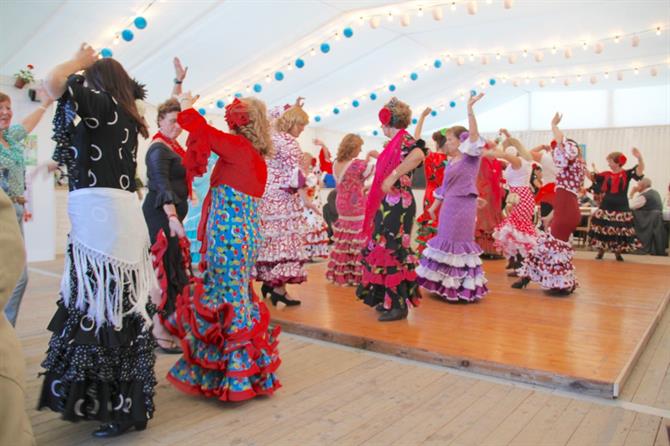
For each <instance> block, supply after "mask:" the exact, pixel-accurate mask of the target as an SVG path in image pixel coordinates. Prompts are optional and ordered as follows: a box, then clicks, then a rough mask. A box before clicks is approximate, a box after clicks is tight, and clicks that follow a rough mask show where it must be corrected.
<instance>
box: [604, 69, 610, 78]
mask: <svg viewBox="0 0 670 446" xmlns="http://www.w3.org/2000/svg"><path fill="white" fill-rule="evenodd" d="M603 77H604V78H605V79H609V78H610V74H609V72H607V71H605V73H604V74H603Z"/></svg>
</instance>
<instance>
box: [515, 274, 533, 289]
mask: <svg viewBox="0 0 670 446" xmlns="http://www.w3.org/2000/svg"><path fill="white" fill-rule="evenodd" d="M529 282H530V277H522V278H521V279H519V280H517V281H516V282H514V283H513V284H512V288H516V289H518V290H520V289H522V288H526V285H528V283H529Z"/></svg>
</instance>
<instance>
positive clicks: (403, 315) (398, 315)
mask: <svg viewBox="0 0 670 446" xmlns="http://www.w3.org/2000/svg"><path fill="white" fill-rule="evenodd" d="M408 313H409V311H408V310H407V307H405V308H392V309H391V310H388V311H386V312H384V313H382V314H381V315H379V318H378V319H377V320H378V321H379V322H391V321H399V320H402V319H407V314H408Z"/></svg>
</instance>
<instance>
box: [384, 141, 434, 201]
mask: <svg viewBox="0 0 670 446" xmlns="http://www.w3.org/2000/svg"><path fill="white" fill-rule="evenodd" d="M424 158H425V156H424V154H423V151H422V150H421V149H414V150H412V151H411V152H410V153H409V155H407V157H405V159H404V160H403V162H402V163H400V165H399V166H398V167H396V168H395V170H394V171H393V172H392V173H391V175H389V176H388V177H386V179H385V180H384V183H383V184H382V190H383V191H384V192H386V193H388V192H389V191H390V190H391V188H392V187H393V185H394V184H395V182H396V181H398V179H399V178H400V177H401V176H403V175H405V174H406V173H408V172H411V171H412V170H414V169H416V167H417V166H418V165H419V164H421V162H422V161H423V160H424Z"/></svg>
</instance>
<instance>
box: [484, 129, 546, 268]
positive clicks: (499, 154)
mask: <svg viewBox="0 0 670 446" xmlns="http://www.w3.org/2000/svg"><path fill="white" fill-rule="evenodd" d="M503 147H504V151H502V150H497V149H496V150H493V151H491V152H489V153H488V155H492V156H495V157H496V158H497V159H502V160H504V161H506V162H507V167H506V168H505V170H504V171H503V178H504V179H505V181H506V182H507V185H508V186H509V195H508V197H507V202H508V205H510V204H511V210H509V213H508V214H507V216H506V217H505V218H504V219H503V221H502V222H501V223H500V224H499V225H498V226H496V228H495V230H494V231H493V238H494V240H495V246H496V248H498V249H499V250H500V251H501V252H502V254H503V256H505V257H506V258H508V259H509V260H510V262H509V265H508V266H507V268H508V269H511V270H512V271H511V272H510V273H509V275H510V276H516V269H517V268H519V267H520V266H521V264H522V262H523V258H524V257H525V256H526V255H527V254H528V252H529V251H530V250H531V249H532V248H533V246H534V245H535V239H536V237H537V234H536V230H535V226H533V211H534V210H535V198H534V196H533V191H532V190H531V188H530V175H531V171H532V163H531V162H530V160H531V156H530V154H529V153H528V152H527V151H526V148H525V147H524V146H523V144H521V142H520V141H519V140H517V139H515V138H511V137H507V138H506V139H505V140H504V141H503Z"/></svg>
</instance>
